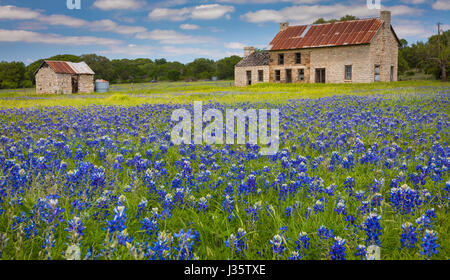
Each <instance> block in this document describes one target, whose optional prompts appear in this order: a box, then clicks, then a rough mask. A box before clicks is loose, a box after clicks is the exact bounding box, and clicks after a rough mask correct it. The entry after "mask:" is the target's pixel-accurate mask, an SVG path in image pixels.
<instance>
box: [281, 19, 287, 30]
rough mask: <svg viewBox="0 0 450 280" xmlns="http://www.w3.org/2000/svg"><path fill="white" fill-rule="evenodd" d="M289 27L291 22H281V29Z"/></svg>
mask: <svg viewBox="0 0 450 280" xmlns="http://www.w3.org/2000/svg"><path fill="white" fill-rule="evenodd" d="M288 27H289V22H287V21H286V22H282V23H280V31H283V30H286V29H287V28H288Z"/></svg>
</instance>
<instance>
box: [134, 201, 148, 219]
mask: <svg viewBox="0 0 450 280" xmlns="http://www.w3.org/2000/svg"><path fill="white" fill-rule="evenodd" d="M137 207H138V211H137V214H136V219H139V218H140V217H141V216H142V215H143V214H145V212H146V211H147V199H145V198H143V199H142V200H141V202H139V204H138V206H137Z"/></svg>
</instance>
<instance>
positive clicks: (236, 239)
mask: <svg viewBox="0 0 450 280" xmlns="http://www.w3.org/2000/svg"><path fill="white" fill-rule="evenodd" d="M246 235H247V232H246V231H245V230H244V229H243V228H239V229H238V231H237V234H236V235H234V234H231V235H230V238H228V240H225V245H226V246H227V247H228V248H234V251H235V253H236V255H238V256H243V255H245V250H247V243H246V242H247V237H246Z"/></svg>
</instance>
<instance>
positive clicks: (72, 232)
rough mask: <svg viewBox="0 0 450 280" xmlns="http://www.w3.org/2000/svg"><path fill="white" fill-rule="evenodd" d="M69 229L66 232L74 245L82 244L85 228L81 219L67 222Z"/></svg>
mask: <svg viewBox="0 0 450 280" xmlns="http://www.w3.org/2000/svg"><path fill="white" fill-rule="evenodd" d="M67 223H68V225H69V227H68V228H66V229H65V230H66V231H68V232H69V236H67V238H68V239H70V240H71V242H72V244H77V243H79V242H80V240H81V238H82V236H83V235H84V232H83V231H84V230H85V227H84V225H83V223H82V222H81V219H80V218H79V217H74V218H73V219H71V220H69V221H67Z"/></svg>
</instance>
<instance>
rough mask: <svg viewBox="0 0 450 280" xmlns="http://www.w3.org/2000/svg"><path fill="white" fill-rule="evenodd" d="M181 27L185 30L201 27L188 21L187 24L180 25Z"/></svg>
mask: <svg viewBox="0 0 450 280" xmlns="http://www.w3.org/2000/svg"><path fill="white" fill-rule="evenodd" d="M180 28H181V29H183V30H197V29H200V26H198V25H196V24H189V23H186V24H182V25H180Z"/></svg>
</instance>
